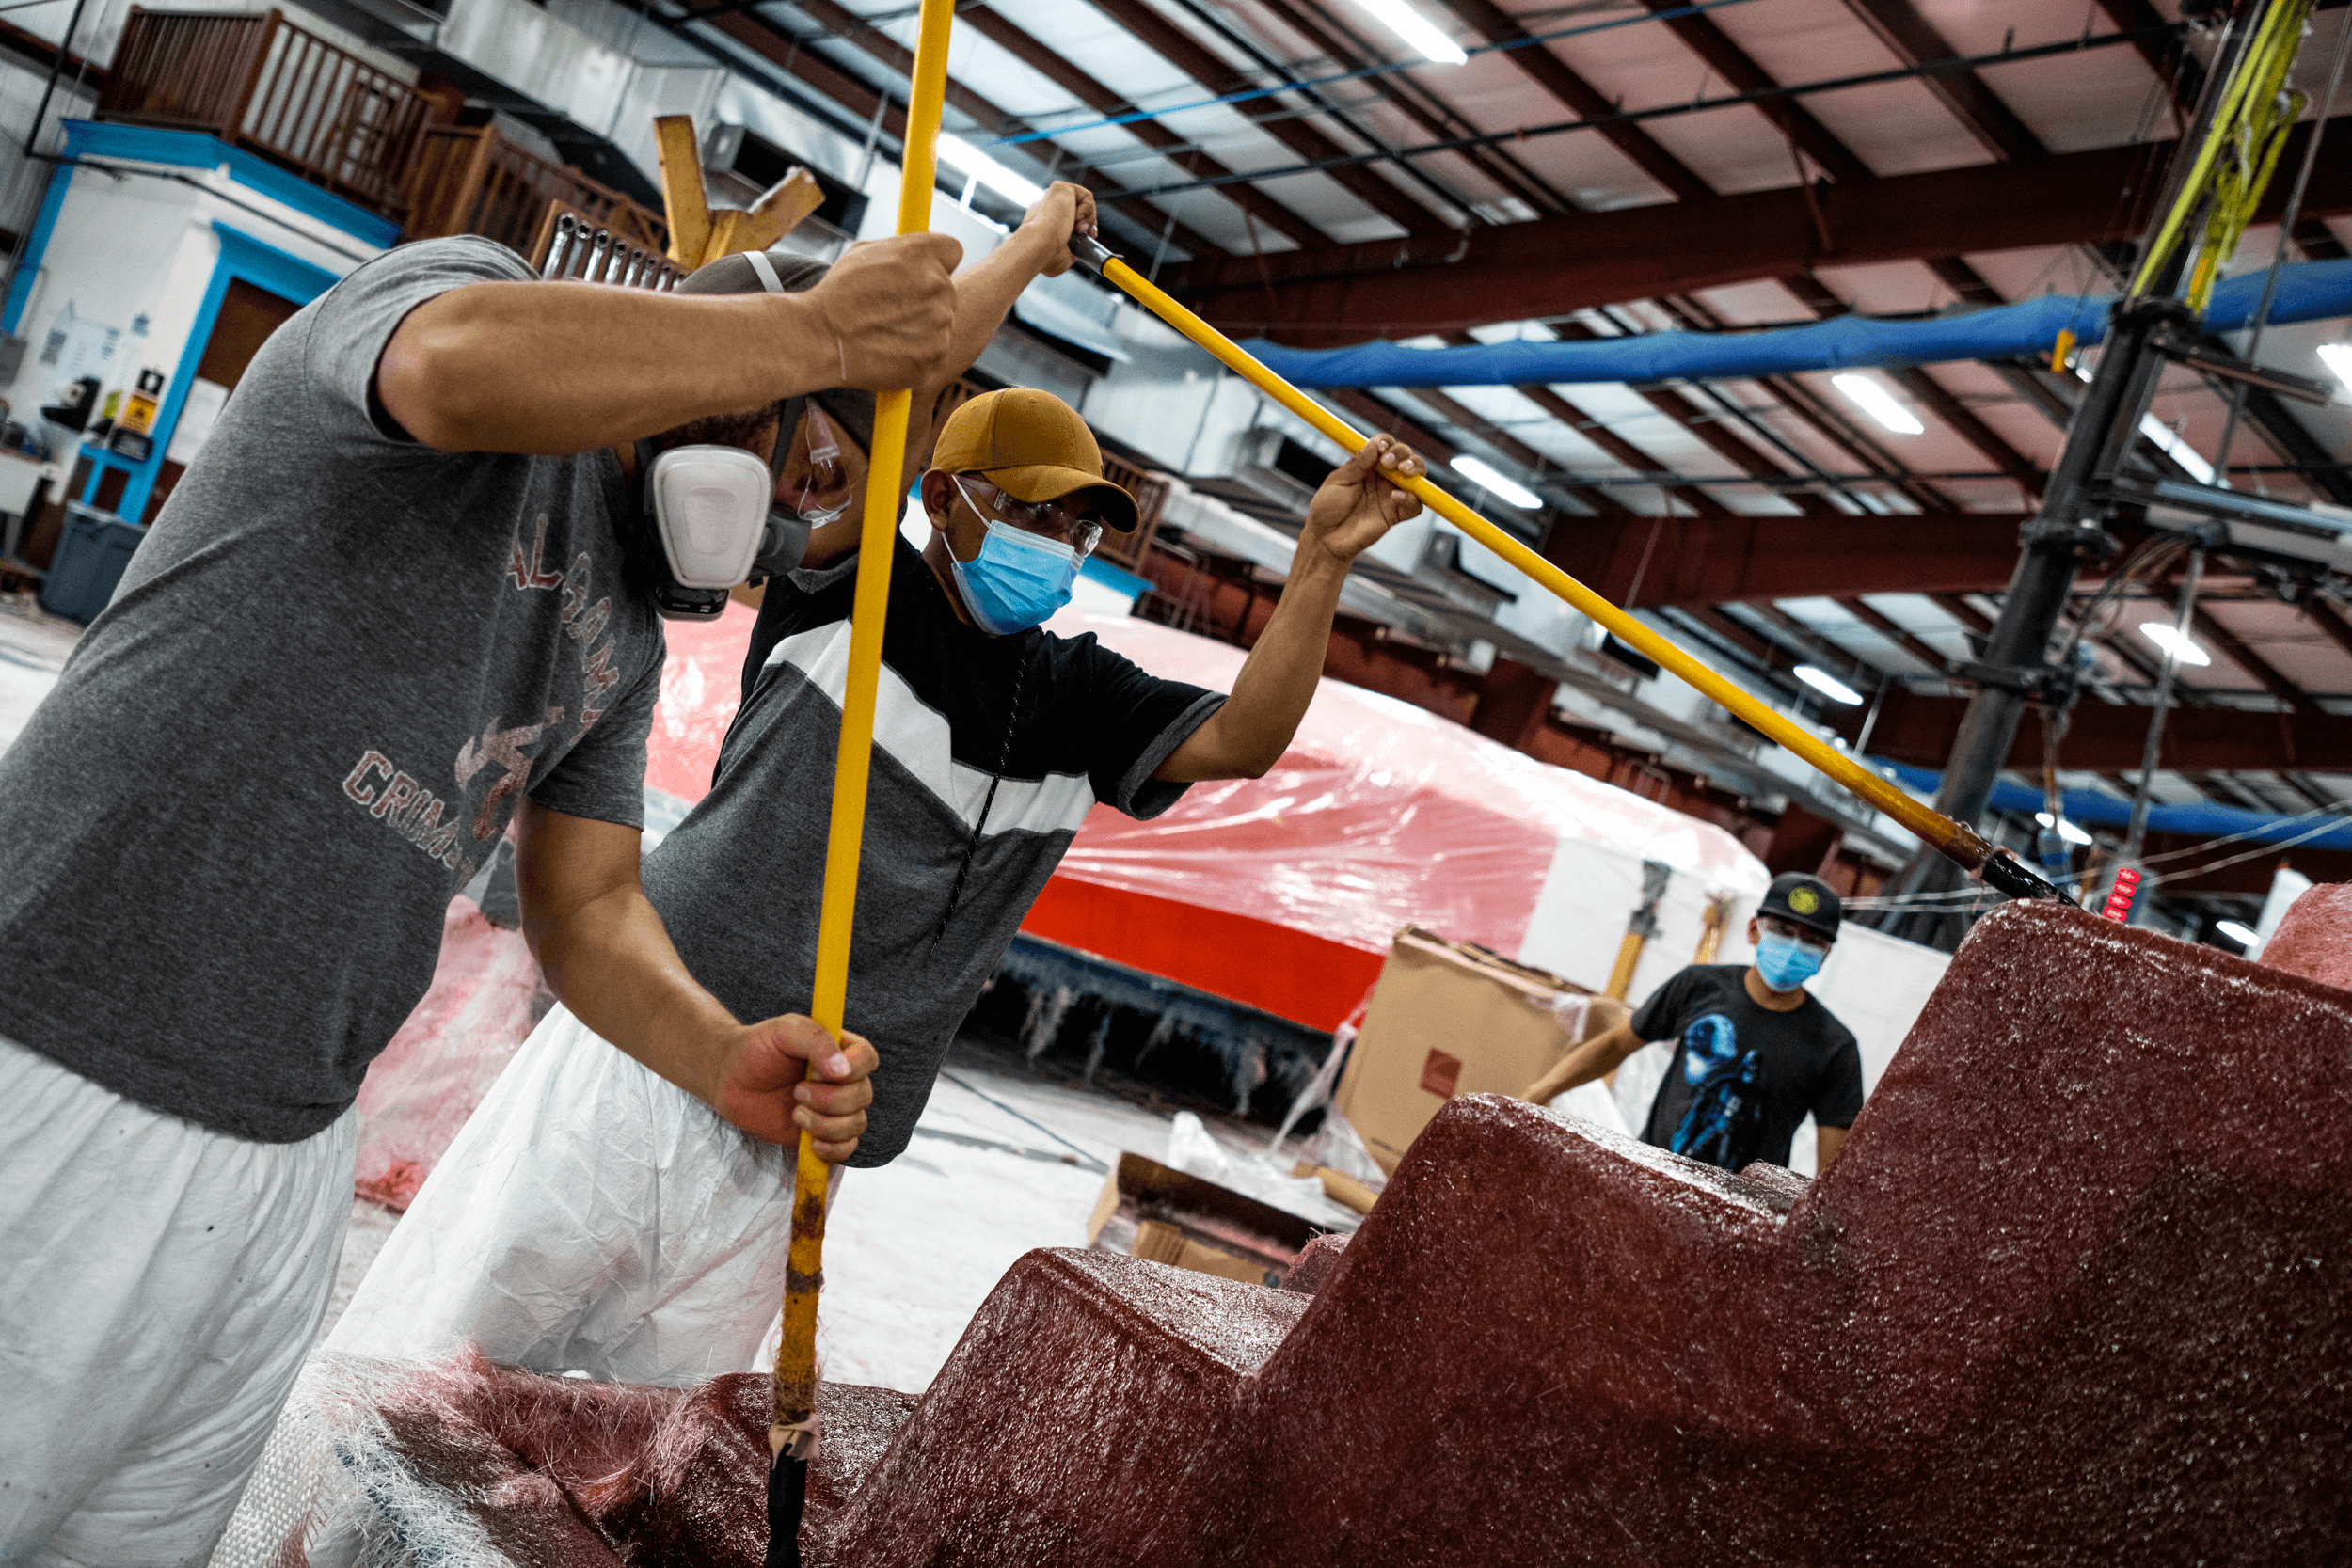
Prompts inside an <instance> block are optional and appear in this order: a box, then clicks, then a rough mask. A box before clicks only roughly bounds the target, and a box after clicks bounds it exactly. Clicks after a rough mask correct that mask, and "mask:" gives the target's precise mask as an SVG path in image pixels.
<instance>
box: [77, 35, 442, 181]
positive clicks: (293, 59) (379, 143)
mask: <svg viewBox="0 0 2352 1568" xmlns="http://www.w3.org/2000/svg"><path fill="white" fill-rule="evenodd" d="M98 114H99V117H100V118H101V119H120V120H130V121H134V122H135V123H139V124H146V125H168V126H176V127H181V128H184V129H188V130H200V131H208V132H210V133H211V134H212V135H216V136H218V137H219V138H220V139H221V140H223V141H225V142H228V143H230V145H231V146H235V147H245V148H249V149H251V150H254V151H256V152H259V153H261V154H262V156H264V157H266V158H268V159H270V160H271V161H272V162H274V163H278V164H282V165H284V166H287V167H289V168H291V169H293V170H294V172H295V173H297V174H300V175H301V176H302V177H303V178H304V179H306V180H309V181H310V182H312V183H313V184H317V185H323V186H325V187H326V189H328V190H331V191H334V192H336V193H337V194H339V195H342V196H347V197H349V198H352V199H353V200H356V201H358V202H359V203H360V204H361V205H363V206H367V207H372V208H373V209H374V210H376V211H377V212H380V213H384V214H388V215H395V216H396V215H398V214H400V213H401V212H402V211H403V209H404V208H405V205H406V202H405V194H404V192H403V189H402V177H403V175H404V174H405V172H406V171H407V168H408V166H409V164H410V162H411V160H412V159H413V157H414V156H415V152H416V148H417V141H418V137H419V135H421V132H422V131H423V129H424V123H425V101H424V100H423V98H422V97H421V96H420V95H419V94H418V93H417V91H416V89H415V88H414V87H409V86H408V85H407V84H406V83H405V82H403V81H401V80H400V79H399V78H397V77H395V76H391V75H389V74H388V73H386V72H385V71H379V70H378V69H376V68H375V67H373V66H372V65H369V64H368V63H367V62H366V61H364V60H361V59H360V58H359V57H358V56H357V55H352V54H349V53H347V52H346V51H344V50H342V49H338V48H337V47H336V46H335V45H333V44H331V43H329V42H327V41H326V40H325V39H322V38H320V37H318V36H317V35H315V34H312V33H309V32H306V31H304V30H303V29H302V28H300V27H298V26H295V25H294V24H293V23H291V22H288V21H287V20H286V19H285V18H284V17H283V16H282V15H280V14H279V13H278V12H277V11H275V10H273V11H269V12H267V13H265V14H262V15H259V16H254V15H224V14H218V13H212V12H200V11H149V10H144V9H142V8H139V7H136V6H134V7H132V8H131V13H130V17H129V20H128V21H127V22H126V23H125V24H124V25H123V30H122V42H121V44H120V45H119V47H118V48H117V50H116V52H115V58H114V64H113V66H112V68H111V69H110V70H109V71H108V72H107V78H106V89H105V91H104V92H103V94H102V95H101V96H100V98H99V101H98Z"/></svg>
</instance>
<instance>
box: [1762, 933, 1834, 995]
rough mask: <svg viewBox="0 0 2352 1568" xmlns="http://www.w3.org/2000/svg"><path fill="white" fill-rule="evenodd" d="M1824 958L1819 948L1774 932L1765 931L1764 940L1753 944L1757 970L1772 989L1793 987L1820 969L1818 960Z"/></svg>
mask: <svg viewBox="0 0 2352 1568" xmlns="http://www.w3.org/2000/svg"><path fill="white" fill-rule="evenodd" d="M1827 957H1828V955H1827V954H1826V953H1823V952H1822V951H1821V950H1820V948H1818V947H1810V946H1807V945H1806V944H1805V943H1804V942H1799V941H1798V940H1797V939H1796V938H1794V937H1784V936H1782V935H1780V934H1779V933H1778V932H1774V931H1767V932H1766V933H1764V940H1763V941H1762V942H1757V943H1756V973H1757V974H1761V975H1763V976H1764V983H1765V984H1766V985H1768V986H1770V987H1772V990H1796V989H1797V988H1798V987H1799V986H1802V985H1804V983H1805V982H1806V981H1807V980H1810V979H1812V978H1813V976H1815V975H1816V974H1820V972H1821V960H1822V959H1823V958H1827Z"/></svg>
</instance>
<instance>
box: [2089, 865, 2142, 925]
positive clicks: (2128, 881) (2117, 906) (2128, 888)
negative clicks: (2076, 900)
mask: <svg viewBox="0 0 2352 1568" xmlns="http://www.w3.org/2000/svg"><path fill="white" fill-rule="evenodd" d="M2139 881H2140V875H2139V873H2138V872H2137V871H2134V870H2132V869H2131V868H2130V867H2129V866H2126V867H2124V868H2123V869H2122V870H2121V871H2118V872H2117V873H2116V874H2115V886H2113V887H2112V888H2109V889H2108V890H2107V902H2106V908H2104V909H2102V910H2101V911H2099V913H2100V915H2101V916H2102V917H2103V918H2105V919H2107V920H2113V921H2119V922H2120V921H2124V920H2128V919H2130V918H2131V913H2132V905H2133V904H2134V903H2135V902H2136V901H2137V899H2138V897H2139Z"/></svg>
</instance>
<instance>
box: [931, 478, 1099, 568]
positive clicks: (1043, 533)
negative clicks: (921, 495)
mask: <svg viewBox="0 0 2352 1568" xmlns="http://www.w3.org/2000/svg"><path fill="white" fill-rule="evenodd" d="M967 483H968V484H969V485H971V486H972V487H973V488H976V489H977V490H978V491H979V494H978V496H977V497H975V496H974V495H973V493H972V489H966V488H965V486H966V484H967ZM956 487H957V488H958V489H961V490H963V499H965V500H966V501H967V502H969V503H971V505H972V507H973V510H975V511H978V510H980V509H981V508H982V507H983V506H984V507H985V508H986V509H987V510H988V511H989V512H991V513H993V514H994V515H995V516H996V518H997V520H998V521H1000V522H1006V523H1009V524H1011V525H1012V526H1013V527H1014V528H1017V529H1019V530H1021V531H1022V532H1024V533H1034V534H1036V535H1037V536H1038V537H1039V538H1041V539H1057V540H1059V541H1060V542H1061V543H1063V544H1065V545H1068V546H1070V547H1071V548H1072V549H1073V550H1076V551H1077V552H1078V554H1079V556H1080V557H1081V558H1084V557H1086V556H1089V555H1092V554H1093V553H1094V546H1097V545H1099V544H1101V543H1102V542H1103V522H1102V519H1101V518H1099V517H1097V516H1095V515H1093V514H1092V513H1090V512H1089V511H1088V510H1087V509H1086V504H1085V503H1084V502H1083V501H1080V500H1077V499H1075V498H1073V497H1068V496H1064V497H1061V498H1059V499H1055V500H1050V501H1025V500H1023V499H1020V498H1019V497H1017V496H1009V495H1007V494H1005V492H1004V491H1002V490H1000V489H998V488H997V487H996V486H995V485H993V484H991V483H989V482H988V481H987V480H985V479H982V478H980V477H979V475H977V474H958V475H957V476H956Z"/></svg>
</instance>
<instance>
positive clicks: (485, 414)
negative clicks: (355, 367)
mask: <svg viewBox="0 0 2352 1568" xmlns="http://www.w3.org/2000/svg"><path fill="white" fill-rule="evenodd" d="M841 353H842V351H841V349H840V347H839V346H838V345H837V344H836V343H835V342H834V336H833V333H832V331H831V329H830V328H829V327H827V326H826V325H824V324H823V323H822V321H821V320H818V319H816V318H815V316H814V313H813V312H811V311H809V310H808V309H807V307H806V304H805V301H804V299H803V297H802V296H798V295H784V296H773V295H762V294H730V295H681V294H675V293H651V292H649V291H644V290H636V289H611V288H603V287H599V286H597V285H595V284H588V283H580V284H564V283H558V284H548V283H477V284H473V285H471V286H469V287H467V288H463V289H453V290H451V291H450V292H449V293H445V294H441V295H439V296H437V297H436V298H434V299H431V300H428V301H427V302H426V303H425V304H423V305H421V306H419V307H418V308H417V309H416V310H414V311H413V312H411V313H410V315H409V317H408V319H407V320H406V321H405V322H404V323H403V324H402V325H401V327H400V330H399V331H398V332H396V333H394V334H393V337H392V340H391V341H390V342H389V344H388V345H387V346H386V348H385V350H384V356H383V358H382V360H381V361H380V362H379V363H378V365H377V368H376V383H377V388H378V395H379V396H380V397H381V398H382V399H383V402H384V405H385V407H386V409H387V410H388V411H389V412H390V413H391V415H392V417H393V418H394V419H397V420H400V421H401V422H402V423H403V424H404V425H405V427H406V428H407V430H408V434H409V435H410V436H414V437H415V438H416V439H418V440H419V441H421V442H423V443H424V444H425V445H427V446H429V447H434V448H437V449H438V450H441V451H507V452H523V453H530V454H533V455H541V456H563V455H568V454H570V453H573V452H581V451H593V450H594V449H596V448H597V447H604V446H612V445H615V444H617V443H622V442H628V441H634V440H637V439H639V438H640V437H642V436H656V435H659V434H660V433H661V432H662V431H665V430H670V429H674V428H675V427H676V426H678V425H681V424H684V423H685V422H686V421H687V420H694V419H701V418H704V417H706V416H708V415H712V414H731V413H738V412H740V411H743V410H745V409H751V408H756V407H759V406H761V405H762V404H769V403H773V402H775V401H777V400H778V399H781V398H787V397H791V396H794V395H796V394H798V393H801V392H807V391H814V390H816V389H818V388H824V387H830V386H833V385H834V384H835V383H837V382H838V381H839V380H840V379H841V363H840V361H841Z"/></svg>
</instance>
